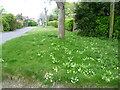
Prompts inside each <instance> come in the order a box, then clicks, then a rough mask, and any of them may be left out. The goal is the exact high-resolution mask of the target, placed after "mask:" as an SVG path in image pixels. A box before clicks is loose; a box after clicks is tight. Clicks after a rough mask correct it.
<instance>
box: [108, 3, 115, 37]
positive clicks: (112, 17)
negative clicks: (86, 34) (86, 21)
mask: <svg viewBox="0 0 120 90" xmlns="http://www.w3.org/2000/svg"><path fill="white" fill-rule="evenodd" d="M113 29H114V2H111V3H110V30H109V38H112V34H113Z"/></svg>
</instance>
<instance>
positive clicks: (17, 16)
mask: <svg viewBox="0 0 120 90" xmlns="http://www.w3.org/2000/svg"><path fill="white" fill-rule="evenodd" d="M23 18H24V17H23V16H22V14H17V15H16V19H18V20H23Z"/></svg>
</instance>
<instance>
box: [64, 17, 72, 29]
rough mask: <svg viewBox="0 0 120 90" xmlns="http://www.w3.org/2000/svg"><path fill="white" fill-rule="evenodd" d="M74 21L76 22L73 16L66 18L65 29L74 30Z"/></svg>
mask: <svg viewBox="0 0 120 90" xmlns="http://www.w3.org/2000/svg"><path fill="white" fill-rule="evenodd" d="M73 22H74V19H73V18H70V19H66V20H65V30H68V31H73Z"/></svg>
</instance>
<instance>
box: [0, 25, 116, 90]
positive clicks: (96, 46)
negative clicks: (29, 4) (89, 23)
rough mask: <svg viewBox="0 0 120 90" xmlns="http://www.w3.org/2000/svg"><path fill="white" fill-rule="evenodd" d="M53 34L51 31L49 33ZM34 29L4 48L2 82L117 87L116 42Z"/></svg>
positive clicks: (50, 29) (48, 29) (39, 28)
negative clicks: (63, 36)
mask: <svg viewBox="0 0 120 90" xmlns="http://www.w3.org/2000/svg"><path fill="white" fill-rule="evenodd" d="M52 30H53V31H52ZM57 33H58V32H57V29H56V28H53V27H48V28H46V29H44V28H42V27H37V28H35V29H34V30H31V31H29V32H28V34H29V35H27V36H21V37H18V38H15V39H12V40H10V41H7V42H6V43H5V44H3V51H2V53H3V60H4V61H3V79H5V78H11V77H16V78H20V79H21V78H24V79H26V80H28V81H33V80H34V81H35V80H39V81H40V82H41V83H42V84H47V85H52V84H53V83H60V84H63V85H65V86H66V87H88V88H89V87H101V88H102V87H111V88H115V87H118V66H117V65H118V59H117V58H118V41H117V40H113V39H111V40H110V39H99V38H95V37H81V36H77V35H76V32H66V36H65V38H63V39H58V38H57Z"/></svg>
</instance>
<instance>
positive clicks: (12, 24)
mask: <svg viewBox="0 0 120 90" xmlns="http://www.w3.org/2000/svg"><path fill="white" fill-rule="evenodd" d="M3 18H4V19H5V21H6V22H7V23H8V24H9V27H10V30H7V31H13V30H15V29H16V19H15V16H14V15H13V14H5V15H3ZM4 28H5V27H4Z"/></svg>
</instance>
